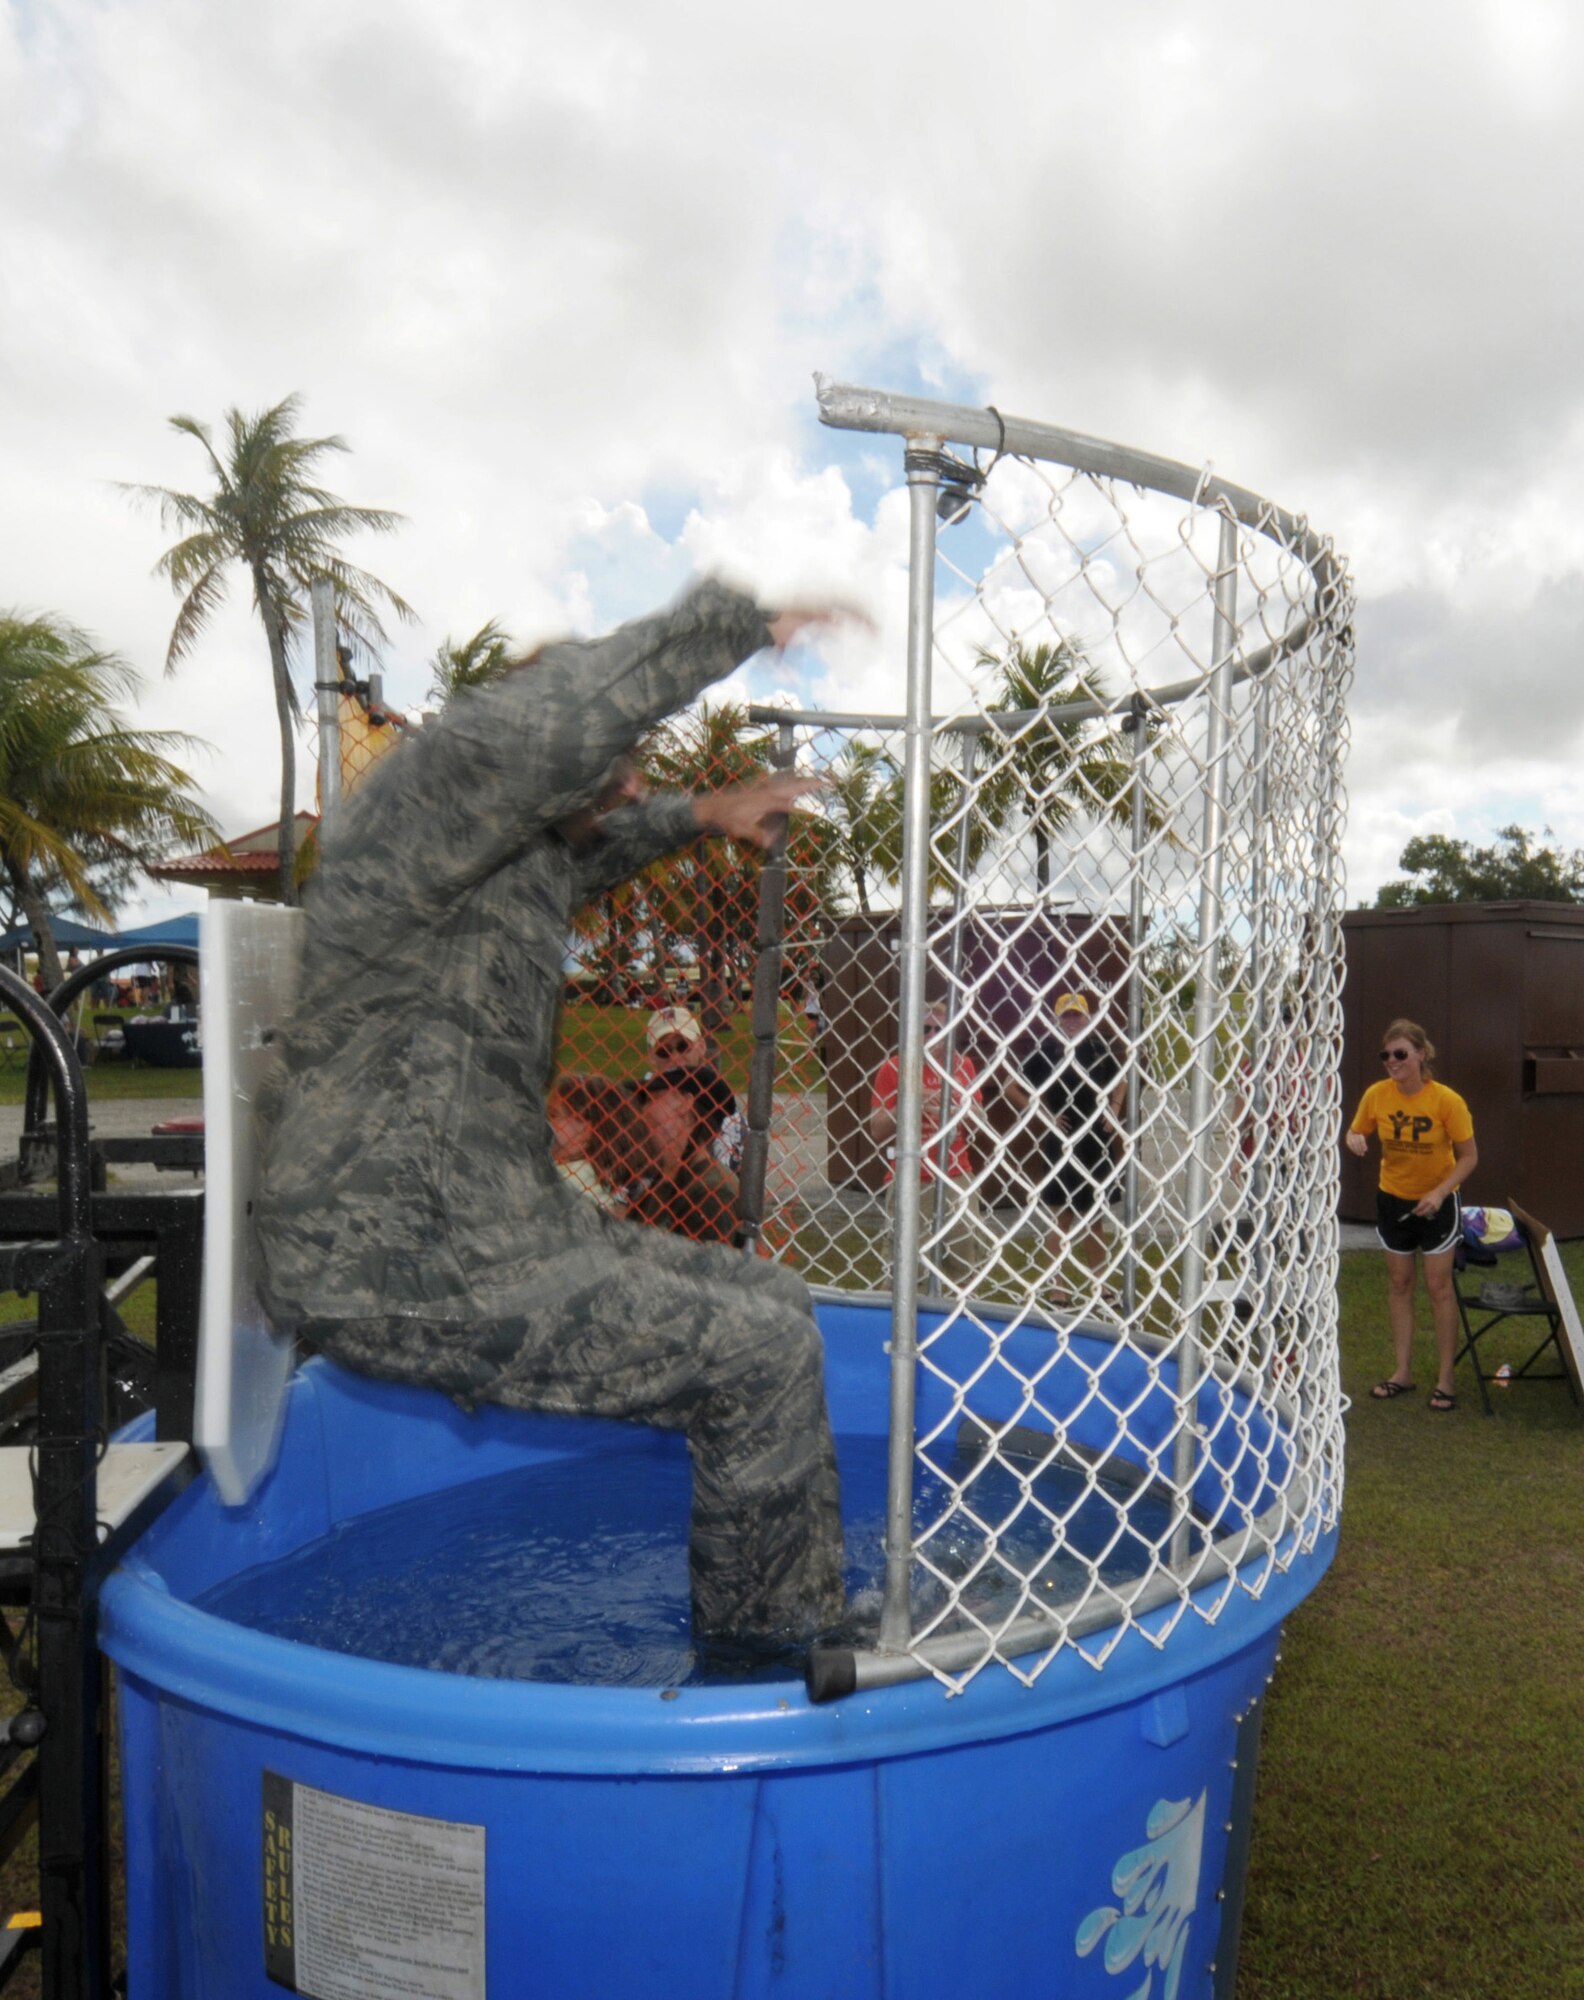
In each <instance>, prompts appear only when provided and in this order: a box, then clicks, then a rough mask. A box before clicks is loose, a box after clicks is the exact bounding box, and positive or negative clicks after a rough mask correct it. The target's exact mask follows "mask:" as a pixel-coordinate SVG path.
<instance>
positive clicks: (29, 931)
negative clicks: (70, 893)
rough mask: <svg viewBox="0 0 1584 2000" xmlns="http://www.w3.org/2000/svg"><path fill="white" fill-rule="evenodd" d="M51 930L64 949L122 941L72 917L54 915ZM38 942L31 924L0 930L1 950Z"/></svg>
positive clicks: (101, 948) (31, 946) (28, 948)
mask: <svg viewBox="0 0 1584 2000" xmlns="http://www.w3.org/2000/svg"><path fill="white" fill-rule="evenodd" d="M196 921H197V919H196V918H195V919H194V922H195V923H196ZM50 930H51V931H52V932H53V933H54V937H55V942H56V944H57V945H58V946H59V947H60V949H61V950H62V951H73V950H76V951H109V950H110V949H111V948H112V946H114V945H118V944H120V943H121V942H122V940H121V939H120V938H118V937H117V936H116V935H115V933H114V932H113V931H96V930H95V929H94V928H93V926H92V924H79V923H77V922H75V921H74V920H73V919H72V918H71V917H52V918H51V919H50ZM196 941H197V940H196V936H195V938H194V942H195V943H196ZM36 942H37V940H36V939H35V938H34V935H33V926H32V925H31V924H18V925H17V927H16V929H15V930H10V931H5V932H0V952H6V951H32V950H34V948H35V946H36Z"/></svg>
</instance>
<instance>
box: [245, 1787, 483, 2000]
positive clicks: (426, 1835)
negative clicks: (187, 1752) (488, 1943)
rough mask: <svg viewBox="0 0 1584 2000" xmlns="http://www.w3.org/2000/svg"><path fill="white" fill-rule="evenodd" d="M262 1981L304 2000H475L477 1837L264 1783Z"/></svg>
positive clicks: (473, 1830) (451, 1823)
mask: <svg viewBox="0 0 1584 2000" xmlns="http://www.w3.org/2000/svg"><path fill="white" fill-rule="evenodd" d="M263 1892H264V1970H265V1972H266V1973H267V1974H268V1975H269V1977H270V1978H271V1979H273V1980H275V1981H276V1983H277V1984H279V1985H281V1986H285V1987H288V1988H289V1989H290V1990H291V1991H292V1992H293V1993H301V1994H303V1995H304V1996H305V2000H484V1829H483V1827H481V1826H467V1825H464V1824H462V1823H460V1822H459V1821H456V1820H447V1819H424V1818H422V1817H420V1816H419V1815H418V1814H416V1813H404V1812H390V1811H387V1810H386V1809H385V1808H384V1807H382V1806H368V1805H362V1804H360V1803H359V1802H358V1800H356V1799H343V1798H338V1797H337V1796H336V1794H335V1793H334V1792H320V1791H316V1790H315V1789H314V1788H313V1786H311V1785H299V1784H294V1783H293V1782H292V1780H291V1779H290V1778H282V1777H280V1776H278V1775H277V1774H276V1773H275V1772H273V1771H266V1772H265V1773H264V1881H263Z"/></svg>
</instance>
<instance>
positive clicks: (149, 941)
mask: <svg viewBox="0 0 1584 2000" xmlns="http://www.w3.org/2000/svg"><path fill="white" fill-rule="evenodd" d="M109 942H110V943H111V944H114V945H116V946H118V947H119V946H121V945H127V944H146V945H148V946H150V947H151V948H152V947H155V946H158V945H164V944H186V945H191V946H192V947H193V948H194V949H195V950H196V949H197V945H198V912H197V911H196V910H185V911H183V912H182V914H181V915H180V916H175V917H163V918H161V920H160V921H159V922H158V923H157V924H144V925H143V926H142V928H141V929H139V930H135V931H122V932H121V934H120V936H119V937H114V938H111V939H110V940H109Z"/></svg>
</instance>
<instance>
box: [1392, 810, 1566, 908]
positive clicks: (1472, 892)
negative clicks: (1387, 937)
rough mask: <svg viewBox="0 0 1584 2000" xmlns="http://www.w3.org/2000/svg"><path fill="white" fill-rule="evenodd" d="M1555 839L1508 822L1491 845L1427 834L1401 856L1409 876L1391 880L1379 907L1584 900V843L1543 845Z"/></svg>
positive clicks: (1544, 831)
mask: <svg viewBox="0 0 1584 2000" xmlns="http://www.w3.org/2000/svg"><path fill="white" fill-rule="evenodd" d="M1542 837H1545V838H1550V837H1552V836H1551V829H1550V827H1545V828H1543V829H1542V831H1541V835H1539V836H1537V835H1535V834H1533V833H1530V832H1528V831H1527V830H1526V829H1525V828H1524V827H1521V826H1504V827H1503V828H1502V829H1501V831H1500V832H1499V833H1498V834H1497V836H1496V839H1495V841H1494V842H1493V843H1492V845H1491V846H1489V847H1476V846H1475V845H1474V843H1473V842H1472V841H1468V840H1450V839H1448V838H1447V836H1446V835H1445V834H1441V833H1429V834H1422V835H1420V836H1418V837H1417V838H1416V839H1414V840H1410V841H1409V843H1408V845H1407V846H1406V847H1405V848H1404V849H1403V851H1402V853H1401V855H1400V856H1399V857H1398V862H1397V865H1398V867H1399V868H1403V869H1406V870H1407V874H1406V876H1405V877H1404V878H1403V879H1401V880H1399V881H1396V882H1388V883H1386V884H1385V886H1384V887H1383V888H1382V889H1381V891H1380V893H1379V894H1378V895H1377V896H1376V898H1375V907H1376V909H1377V910H1407V909H1415V908H1417V907H1419V906H1420V905H1422V904H1425V903H1512V902H1535V903H1577V902H1584V848H1577V847H1576V848H1574V849H1573V851H1572V852H1571V853H1564V852H1563V851H1562V850H1560V849H1559V848H1555V847H1542V846H1541V845H1540V844H1539V841H1540V839H1541V838H1542Z"/></svg>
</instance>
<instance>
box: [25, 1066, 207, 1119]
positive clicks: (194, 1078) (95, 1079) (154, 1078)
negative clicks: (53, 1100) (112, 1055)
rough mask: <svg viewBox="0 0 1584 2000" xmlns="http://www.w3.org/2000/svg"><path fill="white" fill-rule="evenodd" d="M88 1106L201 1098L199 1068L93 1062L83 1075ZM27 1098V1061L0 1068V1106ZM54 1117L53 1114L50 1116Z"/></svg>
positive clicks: (201, 1085) (201, 1083) (201, 1087)
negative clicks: (115, 1100)
mask: <svg viewBox="0 0 1584 2000" xmlns="http://www.w3.org/2000/svg"><path fill="white" fill-rule="evenodd" d="M85 1080H86V1082H87V1085H88V1102H89V1104H90V1105H93V1104H95V1103H99V1102H102V1101H105V1100H108V1099H110V1098H139V1099H143V1098H151V1097H182V1098H191V1099H193V1100H194V1101H196V1100H198V1099H200V1098H202V1096H203V1071H202V1070H201V1069H154V1068H152V1067H151V1066H149V1065H148V1064H146V1063H128V1062H102V1063H95V1064H94V1065H93V1066H92V1067H91V1068H90V1069H89V1070H88V1071H87V1073H86V1079H85ZM26 1095H27V1062H26V1060H25V1059H23V1060H20V1061H18V1062H16V1063H14V1064H13V1065H12V1066H11V1067H10V1068H9V1069H0V1104H20V1103H22V1101H23V1099H24V1098H25V1097H26ZM51 1115H52V1116H53V1113H52V1114H51Z"/></svg>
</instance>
